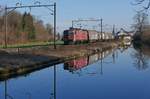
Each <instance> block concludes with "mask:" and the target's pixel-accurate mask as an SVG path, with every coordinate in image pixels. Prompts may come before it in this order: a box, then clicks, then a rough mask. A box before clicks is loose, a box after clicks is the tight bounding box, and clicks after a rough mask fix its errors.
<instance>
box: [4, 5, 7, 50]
mask: <svg viewBox="0 0 150 99" xmlns="http://www.w3.org/2000/svg"><path fill="white" fill-rule="evenodd" d="M4 20H5V38H4V39H5V48H7V6H6V7H5V19H4Z"/></svg>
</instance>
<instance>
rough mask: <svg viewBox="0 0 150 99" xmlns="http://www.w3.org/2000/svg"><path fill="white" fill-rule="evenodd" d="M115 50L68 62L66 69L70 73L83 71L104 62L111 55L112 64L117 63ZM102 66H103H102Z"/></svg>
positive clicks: (65, 65) (65, 64)
mask: <svg viewBox="0 0 150 99" xmlns="http://www.w3.org/2000/svg"><path fill="white" fill-rule="evenodd" d="M115 50H116V49H115V48H114V49H107V50H104V51H102V52H100V53H96V54H93V55H90V56H86V57H81V58H78V59H74V60H71V61H68V62H65V63H64V69H65V70H68V71H69V72H72V73H75V72H78V71H80V70H81V69H83V68H84V67H87V66H89V65H91V64H93V63H95V62H98V61H99V60H101V63H102V60H103V59H104V58H106V57H107V56H109V55H112V58H113V59H112V63H114V62H115ZM101 65H102V64H101Z"/></svg>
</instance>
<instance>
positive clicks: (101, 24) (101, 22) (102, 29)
mask: <svg viewBox="0 0 150 99" xmlns="http://www.w3.org/2000/svg"><path fill="white" fill-rule="evenodd" d="M100 21H101V40H102V39H103V19H100Z"/></svg>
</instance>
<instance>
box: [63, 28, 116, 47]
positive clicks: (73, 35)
mask: <svg viewBox="0 0 150 99" xmlns="http://www.w3.org/2000/svg"><path fill="white" fill-rule="evenodd" d="M101 39H102V40H112V39H114V36H113V35H112V33H102V34H101V33H100V32H98V31H96V30H85V29H79V28H70V29H68V30H65V31H64V33H63V41H64V44H79V43H89V42H97V41H99V40H101Z"/></svg>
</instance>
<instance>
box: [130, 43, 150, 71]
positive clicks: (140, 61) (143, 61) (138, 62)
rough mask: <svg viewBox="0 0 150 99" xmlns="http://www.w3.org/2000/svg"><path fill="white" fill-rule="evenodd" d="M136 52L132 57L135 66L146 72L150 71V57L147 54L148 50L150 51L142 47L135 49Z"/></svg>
mask: <svg viewBox="0 0 150 99" xmlns="http://www.w3.org/2000/svg"><path fill="white" fill-rule="evenodd" d="M134 48H135V51H134V53H133V54H132V55H131V56H132V58H133V60H134V63H133V64H134V66H135V67H136V68H137V69H138V70H139V71H141V70H146V69H148V67H149V64H148V62H149V56H148V54H145V52H146V50H149V49H146V48H142V47H138V48H137V47H135V46H134Z"/></svg>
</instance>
